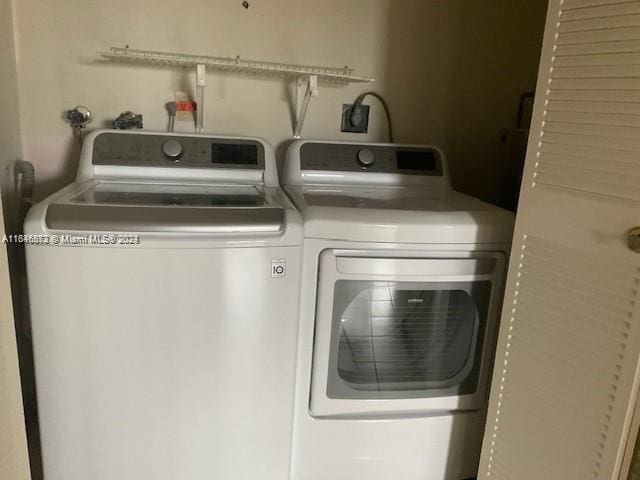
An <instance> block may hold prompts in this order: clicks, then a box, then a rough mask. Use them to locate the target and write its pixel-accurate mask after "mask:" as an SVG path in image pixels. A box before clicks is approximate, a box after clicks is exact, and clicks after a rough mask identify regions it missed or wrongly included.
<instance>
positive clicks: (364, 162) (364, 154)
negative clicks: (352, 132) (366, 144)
mask: <svg viewBox="0 0 640 480" xmlns="http://www.w3.org/2000/svg"><path fill="white" fill-rule="evenodd" d="M375 161H376V157H375V156H374V155H373V152H372V151H371V150H369V149H368V148H363V149H362V150H359V151H358V163H359V164H360V166H362V167H364V168H368V167H370V166H371V165H373V162H375Z"/></svg>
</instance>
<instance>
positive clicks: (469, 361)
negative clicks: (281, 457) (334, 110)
mask: <svg viewBox="0 0 640 480" xmlns="http://www.w3.org/2000/svg"><path fill="white" fill-rule="evenodd" d="M285 183H286V185H285V191H286V192H287V193H288V194H289V196H290V197H291V199H292V200H293V202H294V203H295V204H296V206H297V207H298V209H299V210H300V212H301V213H302V216H303V221H304V246H303V266H302V288H301V292H302V294H301V302H300V325H299V333H298V356H297V387H296V399H295V413H294V428H293V456H292V478H293V479H294V480H324V479H328V478H330V479H332V480H353V479H363V480H364V479H367V480H388V479H390V478H398V479H402V480H462V479H468V478H473V477H475V475H476V470H477V465H478V459H479V455H480V447H481V440H482V436H483V430H484V422H485V409H486V404H487V395H488V382H489V377H490V371H491V369H492V361H493V353H494V343H495V339H496V332H497V322H498V312H499V310H500V308H499V307H500V303H501V294H502V291H503V282H504V274H505V262H506V258H507V254H508V250H509V245H510V242H511V235H512V228H513V220H514V219H513V215H512V214H511V213H510V212H507V211H505V210H502V209H500V208H498V207H494V206H492V205H489V204H486V203H483V202H481V201H479V200H476V199H474V198H471V197H468V196H466V195H463V194H461V193H459V192H456V191H454V190H453V189H452V187H451V185H450V181H449V175H448V171H447V163H446V158H445V155H444V153H443V152H442V151H441V150H440V149H438V148H436V147H432V146H411V145H392V144H362V143H360V144H354V143H342V142H321V141H297V142H295V143H293V144H292V145H291V146H290V148H289V149H288V152H287V158H286V166H285Z"/></svg>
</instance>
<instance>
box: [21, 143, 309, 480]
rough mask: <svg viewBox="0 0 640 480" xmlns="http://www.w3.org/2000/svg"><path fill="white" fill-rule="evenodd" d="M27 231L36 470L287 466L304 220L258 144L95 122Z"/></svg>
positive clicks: (90, 473)
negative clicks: (39, 465)
mask: <svg viewBox="0 0 640 480" xmlns="http://www.w3.org/2000/svg"><path fill="white" fill-rule="evenodd" d="M25 233H26V237H25V240H26V241H27V242H28V245H27V248H26V254H27V267H28V279H29V296H30V303H31V322H32V329H33V347H34V354H35V370H36V383H37V398H38V412H39V417H40V418H39V425H40V437H41V444H42V458H43V464H44V476H45V478H46V479H47V480H86V479H92V480H114V479H118V480H140V479H143V478H147V479H155V480H175V479H189V480H197V479H201V480H205V479H206V480H210V479H212V478H216V479H221V480H239V479H246V480H254V479H272V480H282V479H283V478H286V477H287V476H288V473H289V464H290V445H291V423H292V418H291V417H292V409H293V405H292V403H293V395H294V390H293V389H294V363H295V349H296V328H297V316H298V288H299V282H300V273H299V272H300V256H301V242H302V223H301V218H300V215H299V213H298V212H297V211H296V210H295V208H294V207H293V205H292V204H291V202H290V201H289V199H288V198H287V196H286V195H285V194H284V193H283V191H282V190H281V189H280V188H279V185H278V178H277V173H276V163H275V160H274V152H273V149H272V147H271V146H270V145H269V144H268V143H267V142H265V141H263V140H261V139H257V138H230V137H218V136H210V135H188V134H169V133H153V132H146V131H135V132H134V131H99V132H95V133H92V134H91V135H89V136H88V137H87V138H86V139H85V141H84V145H83V148H82V154H81V160H80V167H79V173H78V176H77V180H76V181H75V182H74V183H72V184H71V185H69V186H67V187H66V188H64V189H62V190H61V191H59V192H57V193H55V194H53V195H52V196H50V197H49V198H47V199H46V200H44V201H43V202H42V203H40V204H38V205H36V206H35V207H34V208H33V209H32V210H31V211H30V213H29V215H28V218H27V220H26V223H25Z"/></svg>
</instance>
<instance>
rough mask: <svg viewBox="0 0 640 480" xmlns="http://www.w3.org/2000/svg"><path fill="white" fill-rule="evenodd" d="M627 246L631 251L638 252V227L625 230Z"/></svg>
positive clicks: (639, 238) (639, 230)
mask: <svg viewBox="0 0 640 480" xmlns="http://www.w3.org/2000/svg"><path fill="white" fill-rule="evenodd" d="M627 246H628V247H629V250H631V251H632V252H635V253H640V227H634V228H632V229H631V230H629V231H628V232H627Z"/></svg>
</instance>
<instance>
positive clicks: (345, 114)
mask: <svg viewBox="0 0 640 480" xmlns="http://www.w3.org/2000/svg"><path fill="white" fill-rule="evenodd" d="M353 107H354V104H353V103H345V104H343V105H342V128H341V131H343V132H351V133H367V131H368V130H369V105H362V104H360V105H359V106H358V108H359V110H360V111H359V115H357V116H358V117H359V120H360V121H359V122H358V123H357V124H355V125H354V122H353V120H354V119H352V115H351V114H352V112H353Z"/></svg>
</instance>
